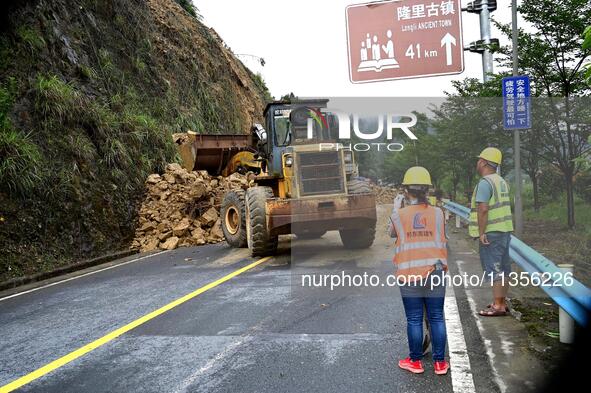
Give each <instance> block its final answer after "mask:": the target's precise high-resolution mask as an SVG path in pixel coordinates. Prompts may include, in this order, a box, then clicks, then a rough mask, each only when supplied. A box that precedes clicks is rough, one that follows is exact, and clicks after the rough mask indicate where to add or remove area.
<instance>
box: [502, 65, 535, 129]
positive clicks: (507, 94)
mask: <svg viewBox="0 0 591 393" xmlns="http://www.w3.org/2000/svg"><path fill="white" fill-rule="evenodd" d="M530 100H531V99H530V87H529V76H527V75H522V76H511V77H508V78H503V124H504V127H505V129H506V130H519V129H525V128H531V101H530Z"/></svg>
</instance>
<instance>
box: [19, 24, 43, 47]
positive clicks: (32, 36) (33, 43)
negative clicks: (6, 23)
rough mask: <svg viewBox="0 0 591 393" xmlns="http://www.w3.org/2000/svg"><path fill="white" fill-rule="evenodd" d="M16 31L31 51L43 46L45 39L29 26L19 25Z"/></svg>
mask: <svg viewBox="0 0 591 393" xmlns="http://www.w3.org/2000/svg"><path fill="white" fill-rule="evenodd" d="M16 33H17V35H18V36H19V38H20V39H21V41H22V42H23V43H24V44H25V46H26V47H27V48H28V49H29V51H30V52H31V53H35V52H36V51H37V50H40V49H43V47H45V40H44V39H43V37H42V36H41V34H39V33H38V32H37V31H36V30H35V29H33V28H32V27H30V26H20V27H19V28H18V29H17V30H16Z"/></svg>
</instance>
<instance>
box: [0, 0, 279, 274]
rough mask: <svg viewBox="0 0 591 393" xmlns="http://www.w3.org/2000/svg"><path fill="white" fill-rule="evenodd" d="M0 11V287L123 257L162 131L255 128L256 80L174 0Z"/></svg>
mask: <svg viewBox="0 0 591 393" xmlns="http://www.w3.org/2000/svg"><path fill="white" fill-rule="evenodd" d="M0 9H1V11H2V13H1V15H2V16H0V18H2V22H1V23H0V26H1V27H0V29H2V34H1V37H0V250H1V253H0V280H2V279H6V278H10V277H14V276H21V275H24V274H30V273H34V272H38V271H41V270H45V269H48V268H51V267H53V266H56V265H60V264H65V263H68V262H70V261H72V260H74V259H83V258H87V257H91V256H94V255H97V254H100V253H102V252H104V251H106V250H114V249H118V248H122V247H126V246H127V245H128V242H129V241H130V239H131V237H132V236H133V232H134V227H135V225H136V221H137V212H136V210H137V206H136V204H137V201H138V198H139V197H140V196H141V192H142V189H143V183H144V181H145V179H146V176H147V175H148V174H149V173H153V172H162V170H163V168H164V166H165V164H166V163H167V162H173V161H175V160H176V151H175V149H174V146H173V143H172V140H171V134H172V133H174V132H180V131H186V130H188V129H191V130H195V131H198V132H203V133H233V132H248V130H249V128H250V126H251V124H252V123H253V122H254V121H255V120H260V119H258V118H259V116H261V113H262V109H263V105H264V97H265V96H268V91H267V90H266V87H265V86H264V83H262V80H261V79H260V77H257V76H255V75H253V74H252V73H250V71H248V70H247V69H246V68H245V67H244V66H243V64H242V63H241V62H240V61H238V60H237V59H236V58H235V57H234V56H233V54H232V53H231V52H230V51H229V50H228V49H227V47H226V46H225V44H224V43H223V41H222V40H221V38H220V37H219V36H218V35H217V34H216V33H215V32H214V31H213V30H212V29H209V28H207V27H206V26H204V25H203V24H202V23H201V22H199V21H198V19H197V18H195V17H194V16H192V15H190V14H189V13H188V12H187V11H186V10H184V9H183V8H181V6H180V5H179V4H178V3H177V2H176V1H175V0H100V1H99V0H82V1H78V2H75V3H74V2H71V1H68V0H52V1H46V0H32V1H15V0H13V1H4V2H2V5H0Z"/></svg>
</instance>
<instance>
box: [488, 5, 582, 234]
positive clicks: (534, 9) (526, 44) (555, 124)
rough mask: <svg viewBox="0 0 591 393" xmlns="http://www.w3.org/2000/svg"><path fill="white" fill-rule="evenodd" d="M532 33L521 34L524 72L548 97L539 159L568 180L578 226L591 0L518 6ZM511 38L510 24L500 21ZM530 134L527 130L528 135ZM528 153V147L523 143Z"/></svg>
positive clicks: (571, 213)
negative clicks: (576, 190) (576, 186)
mask: <svg viewBox="0 0 591 393" xmlns="http://www.w3.org/2000/svg"><path fill="white" fill-rule="evenodd" d="M518 12H519V13H520V14H521V16H522V18H523V19H524V20H525V21H526V22H527V23H528V24H530V25H531V26H532V27H533V29H531V30H529V31H524V30H520V32H519V42H518V43H519V68H520V69H519V71H520V73H524V74H528V75H530V76H531V77H532V80H533V83H534V88H535V89H536V90H537V91H538V92H539V95H544V96H545V97H547V98H546V100H545V103H544V104H543V105H544V106H545V107H546V108H547V111H546V112H544V114H545V115H546V121H545V122H544V125H545V126H546V125H547V126H548V127H547V128H544V129H540V130H539V133H538V134H537V136H539V138H538V140H539V141H540V142H541V144H542V145H543V146H545V148H544V149H543V150H542V151H540V152H539V157H541V158H542V159H544V160H545V161H547V162H549V163H551V164H552V165H554V166H555V167H556V168H558V169H559V170H560V172H561V173H562V175H563V177H564V185H565V189H566V203H567V215H568V217H567V219H568V220H567V222H568V226H569V227H570V228H573V227H574V226H575V203H574V179H575V176H576V175H577V174H578V173H579V171H580V169H581V165H580V163H579V162H580V161H579V160H578V158H580V157H581V156H584V155H585V154H587V152H588V151H589V144H588V143H587V138H588V135H589V126H588V124H585V121H582V119H581V117H580V115H581V110H582V109H583V108H581V107H580V106H581V104H582V102H581V100H573V97H577V96H578V97H581V96H584V95H587V94H588V93H589V90H590V89H589V85H588V84H587V83H585V82H584V74H583V72H582V69H583V65H584V64H585V61H586V59H587V58H588V56H589V53H590V49H589V48H585V47H584V43H583V36H584V33H585V31H586V30H585V28H586V27H585V26H586V24H587V23H588V21H589V15H590V14H591V2H589V0H563V1H560V2H556V1H552V0H524V1H523V2H522V3H521V5H520V6H519V7H518ZM497 26H498V27H499V28H500V29H501V31H503V32H504V33H505V34H506V35H507V36H511V26H509V25H504V24H501V23H497ZM500 51H501V54H503V55H504V56H503V57H502V58H501V64H503V65H505V66H510V63H511V48H510V47H504V48H501V49H500ZM524 134H526V135H527V132H524ZM524 148H525V149H528V146H527V145H524Z"/></svg>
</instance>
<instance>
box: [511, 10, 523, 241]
mask: <svg viewBox="0 0 591 393" xmlns="http://www.w3.org/2000/svg"><path fill="white" fill-rule="evenodd" d="M511 14H512V17H511V19H512V29H513V32H512V33H513V34H512V35H513V37H512V38H513V76H517V75H519V58H518V52H517V51H518V45H519V44H518V42H517V41H518V34H519V31H518V30H517V0H511ZM513 161H514V163H515V212H514V213H515V234H516V235H517V236H518V237H521V234H522V233H523V202H522V200H521V189H522V183H521V141H520V135H519V129H516V130H515V131H513Z"/></svg>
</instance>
